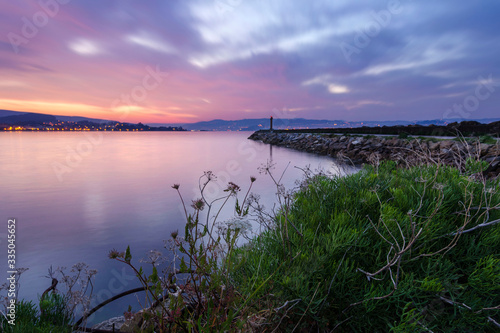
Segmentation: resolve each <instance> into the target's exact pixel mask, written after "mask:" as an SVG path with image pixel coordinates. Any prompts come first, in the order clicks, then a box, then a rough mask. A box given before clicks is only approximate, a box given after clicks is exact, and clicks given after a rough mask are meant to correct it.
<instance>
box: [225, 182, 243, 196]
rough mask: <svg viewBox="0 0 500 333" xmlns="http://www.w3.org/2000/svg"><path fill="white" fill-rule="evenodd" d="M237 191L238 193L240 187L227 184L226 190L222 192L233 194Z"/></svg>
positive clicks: (231, 183) (230, 183)
mask: <svg viewBox="0 0 500 333" xmlns="http://www.w3.org/2000/svg"><path fill="white" fill-rule="evenodd" d="M238 191H240V187H239V186H238V185H236V184H235V183H233V182H229V183H228V184H227V188H226V189H225V190H224V192H231V193H233V194H234V193H236V192H238Z"/></svg>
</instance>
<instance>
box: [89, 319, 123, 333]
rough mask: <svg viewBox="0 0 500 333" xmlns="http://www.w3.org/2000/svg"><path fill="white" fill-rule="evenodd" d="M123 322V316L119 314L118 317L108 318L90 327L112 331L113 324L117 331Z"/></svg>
mask: <svg viewBox="0 0 500 333" xmlns="http://www.w3.org/2000/svg"><path fill="white" fill-rule="evenodd" d="M123 323H125V317H124V316H120V317H114V318H111V319H108V320H106V321H103V322H102V323H99V324H97V325H94V326H92V328H94V329H100V330H108V331H112V330H113V325H115V331H116V332H118V331H119V330H120V328H121V327H122V325H123Z"/></svg>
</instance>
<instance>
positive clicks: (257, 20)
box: [0, 0, 500, 123]
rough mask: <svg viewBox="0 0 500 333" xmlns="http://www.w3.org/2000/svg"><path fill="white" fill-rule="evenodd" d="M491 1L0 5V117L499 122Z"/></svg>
mask: <svg viewBox="0 0 500 333" xmlns="http://www.w3.org/2000/svg"><path fill="white" fill-rule="evenodd" d="M499 14H500V2H499V1H497V0H491V1H488V0H484V1H481V0H477V1H456V0H440V1H435V0H432V1H431V0H428V1H425V0H424V1H416V0H413V1H412V0H400V1H398V0H382V1H378V0H377V1H375V0H369V1H368V0H356V1H353V0H349V1H348V0H307V1H306V0H168V1H166V0H148V1H138V0H136V1H132V0H85V1H84V0H40V1H38V0H37V1H30V0H19V1H17V0H16V1H10V0H0V31H1V34H0V109H8V110H18V111H33V112H42V113H51V114H60V115H82V116H88V117H97V118H104V119H114V120H122V121H129V122H139V121H142V122H146V123H148V122H149V123H151V122H162V123H168V122H196V121H202V120H211V119H214V118H222V119H242V118H260V117H268V116H270V115H273V116H274V117H286V118H295V117H302V118H311V119H331V120H334V119H343V120H398V119H404V120H423V119H440V118H454V117H463V118H470V119H473V118H489V117H499V115H500V112H499V111H500V109H499V108H498V105H499V102H500V33H499V31H500V20H499V19H498V15H499Z"/></svg>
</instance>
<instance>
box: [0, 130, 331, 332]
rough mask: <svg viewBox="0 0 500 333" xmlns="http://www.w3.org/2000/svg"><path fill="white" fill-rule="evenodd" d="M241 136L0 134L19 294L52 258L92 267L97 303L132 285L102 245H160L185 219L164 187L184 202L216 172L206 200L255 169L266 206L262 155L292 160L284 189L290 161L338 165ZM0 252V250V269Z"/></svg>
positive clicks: (3, 212) (110, 309)
mask: <svg viewBox="0 0 500 333" xmlns="http://www.w3.org/2000/svg"><path fill="white" fill-rule="evenodd" d="M250 134H251V133H249V132H246V133H245V132H227V133H226V132H215V133H207V132H197V133H193V132H183V133H172V132H163V133H154V132H150V133H102V132H90V133H68V132H65V133H0V184H1V187H0V218H1V219H2V220H3V221H2V222H1V223H0V242H1V243H2V244H3V245H2V246H1V247H2V248H3V249H2V250H1V251H6V245H5V244H6V231H7V227H6V225H7V219H8V218H9V217H15V218H17V220H18V222H17V234H16V235H17V237H16V238H17V244H16V245H17V267H29V270H28V271H27V272H25V273H24V274H23V275H22V278H21V290H20V297H21V298H28V299H33V300H36V299H37V297H38V296H39V295H40V294H41V293H42V292H43V291H44V290H45V289H46V288H47V287H48V286H50V280H49V279H48V278H46V277H45V276H46V275H47V270H48V268H49V267H50V266H51V265H52V266H53V267H58V266H64V267H71V266H72V265H73V264H75V263H78V262H85V263H87V264H88V265H90V266H91V267H92V268H95V269H97V270H98V271H99V273H98V275H97V278H96V284H95V286H94V294H95V295H97V298H98V300H99V301H102V300H105V299H107V298H109V297H110V296H112V295H115V294H117V293H119V292H122V291H125V290H128V289H132V288H133V287H136V286H137V283H136V282H135V280H134V279H133V275H132V274H131V272H130V271H129V270H127V269H126V267H125V266H124V265H121V264H120V263H118V262H115V261H112V260H110V259H107V254H108V252H109V250H111V249H113V248H116V249H119V250H124V249H125V248H126V246H127V245H130V247H131V249H132V254H133V255H134V259H138V258H141V257H145V256H146V254H147V251H148V250H151V249H160V250H161V249H163V242H162V241H163V240H164V239H167V238H168V237H169V234H170V232H171V231H173V230H176V229H179V230H183V226H184V220H183V213H182V212H181V206H180V204H179V198H178V196H177V193H176V192H175V191H174V190H173V189H172V188H171V186H172V185H173V184H174V183H178V184H180V185H181V187H180V190H181V192H182V194H183V196H184V198H185V200H187V201H188V202H190V200H191V199H194V198H197V197H199V192H197V190H196V189H197V184H198V179H199V177H200V176H201V175H202V174H203V172H204V171H207V170H211V171H213V172H214V173H215V174H216V175H217V176H218V184H214V185H213V186H211V187H210V188H209V189H208V190H209V194H210V195H211V196H212V197H214V196H217V195H220V194H223V192H222V186H224V185H225V184H227V182H228V181H232V182H234V183H236V184H238V185H240V186H242V188H243V189H246V188H247V186H248V184H249V176H251V175H252V176H256V177H257V181H256V183H255V184H254V188H253V192H256V193H259V194H260V195H261V198H262V201H263V202H264V203H265V204H266V206H268V207H271V206H272V203H273V200H274V193H275V188H274V187H273V186H272V182H271V180H270V179H269V177H268V176H264V175H261V174H259V172H258V167H259V166H261V165H262V164H264V163H266V161H268V160H270V159H271V160H272V161H273V163H276V173H281V172H282V171H283V170H284V168H285V167H286V166H287V164H288V163H289V162H291V164H290V166H289V167H288V169H287V172H286V173H285V177H284V184H286V185H287V187H289V188H292V187H293V186H294V181H295V180H296V179H298V178H300V177H301V171H300V170H298V169H297V168H294V166H297V167H301V168H303V167H305V166H306V165H310V166H311V168H312V169H316V168H318V167H321V168H322V169H324V170H330V171H332V172H337V170H338V168H337V167H336V165H335V163H334V161H332V160H331V159H330V158H327V157H323V156H316V155H312V154H306V153H301V152H297V151H293V150H288V149H285V148H279V147H272V148H271V147H270V146H269V145H265V144H262V143H256V142H253V141H250V140H247V139H246V138H247V137H248V136H249V135H250ZM242 192H243V191H242ZM226 214H230V212H227V213H226ZM2 229H3V230H2ZM181 234H182V232H181ZM163 250H164V249H163ZM165 252H166V251H165ZM4 253H5V252H4ZM5 257H6V256H5V255H0V258H1V261H2V262H1V263H0V269H1V273H0V274H2V276H4V275H6V271H7V269H6V264H7V263H6V259H4V258H5ZM2 280H3V281H5V277H4V278H3V279H2ZM128 304H132V305H133V306H134V307H135V308H137V307H136V306H135V305H136V304H137V301H136V300H135V298H134V297H133V296H132V298H129V299H126V300H122V301H121V302H119V303H116V304H113V303H112V304H111V305H108V306H106V307H105V308H104V310H102V311H100V312H99V313H97V314H96V315H95V316H94V318H92V321H93V322H96V321H100V320H103V319H105V318H108V317H110V316H116V315H121V314H122V313H123V310H124V307H125V306H126V305H128Z"/></svg>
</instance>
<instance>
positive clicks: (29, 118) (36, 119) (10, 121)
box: [0, 113, 57, 125]
mask: <svg viewBox="0 0 500 333" xmlns="http://www.w3.org/2000/svg"><path fill="white" fill-rule="evenodd" d="M44 122H45V123H50V122H57V118H56V117H55V116H51V115H49V114H41V113H23V114H15V115H9V116H4V117H1V118H0V123H2V124H7V125H25V124H42V123H44Z"/></svg>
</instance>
